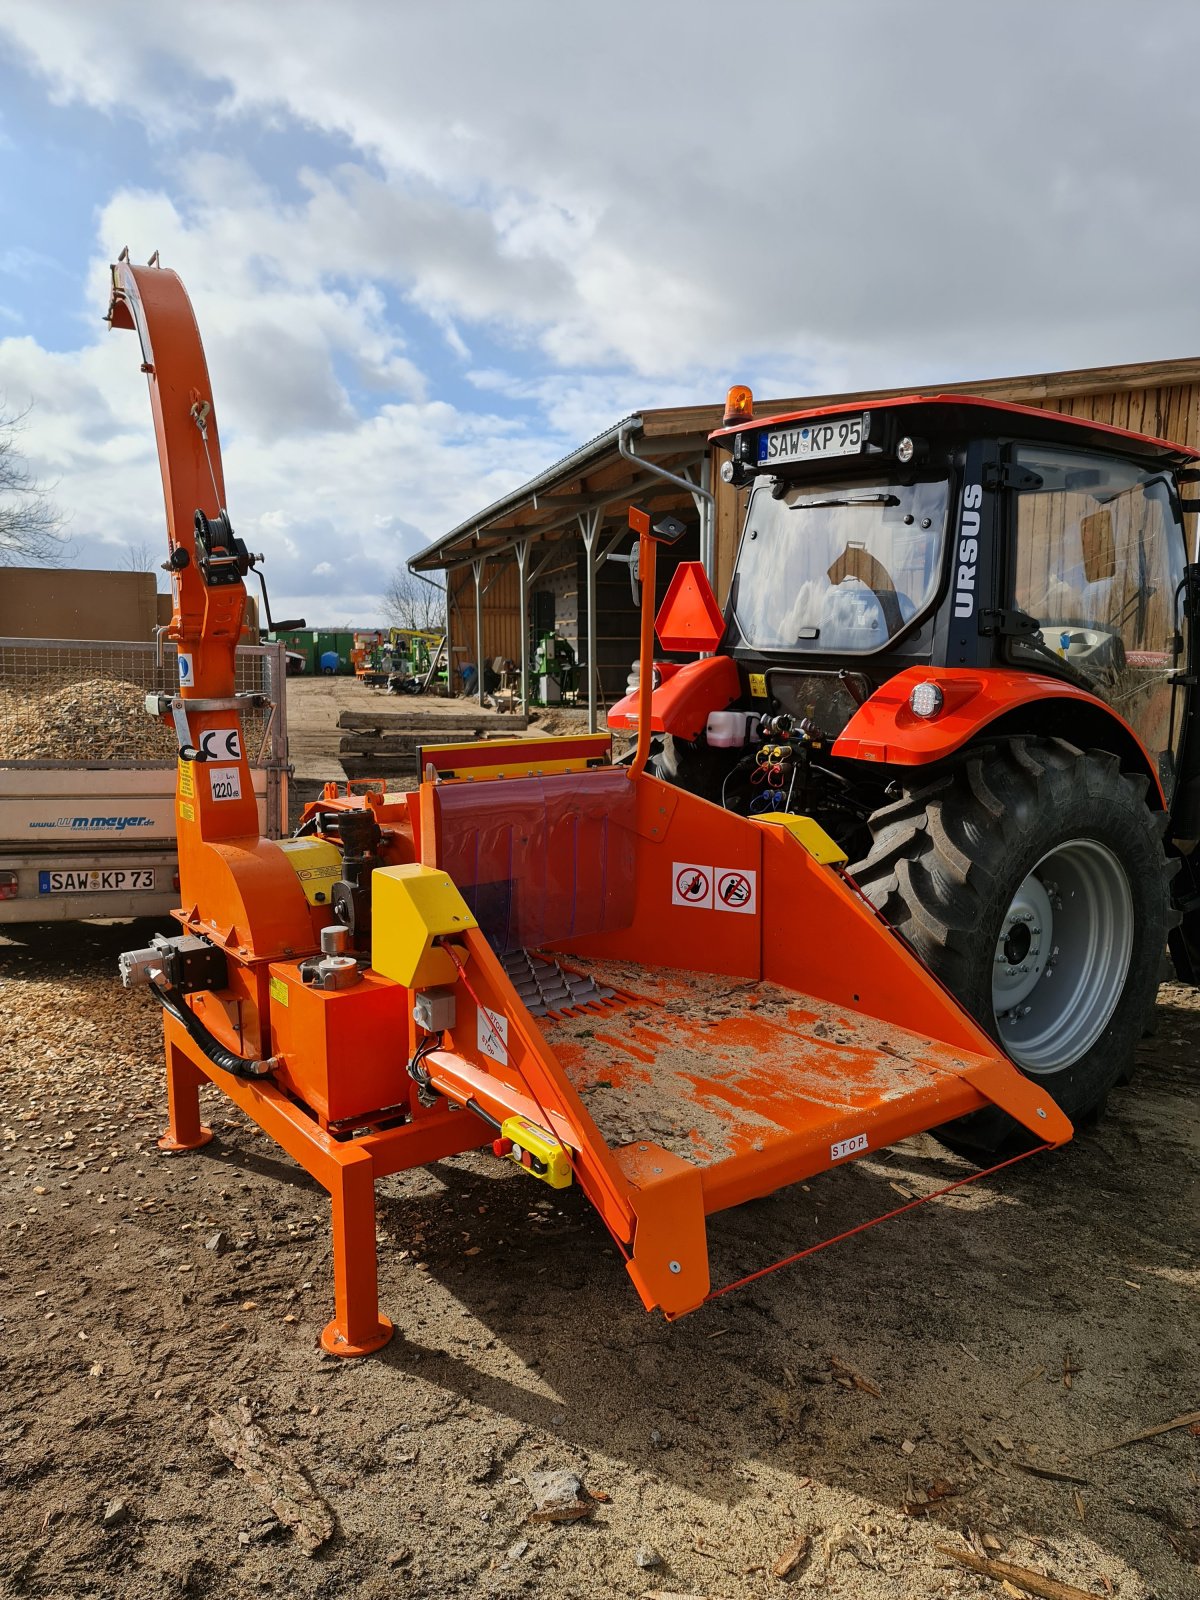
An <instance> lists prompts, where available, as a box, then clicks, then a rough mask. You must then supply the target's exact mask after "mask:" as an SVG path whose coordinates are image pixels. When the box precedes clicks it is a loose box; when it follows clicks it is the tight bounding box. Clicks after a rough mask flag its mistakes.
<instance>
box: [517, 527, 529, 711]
mask: <svg viewBox="0 0 1200 1600" xmlns="http://www.w3.org/2000/svg"><path fill="white" fill-rule="evenodd" d="M516 554H517V587H518V589H519V591H520V606H519V612H520V616H519V621H518V626H519V628H520V630H521V710H522V711H523V712H526V713H528V711H529V581H528V579H527V578H526V576H525V572H526V568H527V567H528V565H529V541H528V539H522V540H521V542H520V543H519V544H518V545H517V552H516Z"/></svg>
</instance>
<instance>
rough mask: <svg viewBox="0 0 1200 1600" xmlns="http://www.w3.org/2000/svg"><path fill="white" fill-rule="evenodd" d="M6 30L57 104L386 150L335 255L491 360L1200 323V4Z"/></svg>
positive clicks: (8, 18)
mask: <svg viewBox="0 0 1200 1600" xmlns="http://www.w3.org/2000/svg"><path fill="white" fill-rule="evenodd" d="M0 24H2V25H3V26H5V27H7V29H8V30H9V32H10V34H11V35H12V36H13V37H14V39H16V40H17V41H18V42H19V43H20V44H21V46H22V47H23V48H24V49H25V51H26V52H27V53H28V54H29V56H30V57H31V59H32V60H33V61H35V62H36V63H37V65H38V67H39V69H40V70H41V71H42V72H43V73H44V74H45V76H46V77H47V79H48V80H49V81H50V83H51V84H52V85H53V86H54V89H55V92H56V93H57V94H59V95H60V96H62V97H64V98H77V99H81V100H84V101H87V102H88V103H90V104H93V105H96V106H98V107H101V108H105V109H113V108H115V107H117V106H122V107H125V108H126V109H135V110H136V111H138V112H139V113H140V114H141V115H143V116H145V118H146V120H147V122H148V124H150V125H152V126H155V127H161V126H162V125H163V121H162V119H163V118H164V117H165V118H166V119H167V123H166V125H167V126H168V127H172V126H174V127H178V126H180V125H186V123H187V122H188V120H189V119H193V120H194V119H196V118H199V117H201V116H203V115H204V114H206V112H205V100H206V98H207V100H208V101H209V102H211V101H212V99H213V97H214V95H215V96H218V97H219V98H220V104H221V114H222V115H223V116H224V117H226V118H228V119H230V120H231V121H233V122H236V121H237V119H252V118H258V119H261V118H269V117H272V116H278V115H279V114H280V113H281V112H286V113H287V114H288V115H290V116H292V117H294V118H297V119H299V120H300V121H302V122H304V123H306V124H308V125H310V126H314V127H317V128H320V129H323V130H326V131H328V132H331V133H336V134H338V135H341V136H344V137H345V138H347V139H348V140H349V141H350V142H351V144H352V146H354V147H356V148H357V150H358V151H359V152H361V153H362V154H363V156H364V158H369V163H368V164H369V165H370V170H368V165H367V164H364V165H360V166H352V167H350V168H349V169H348V170H347V171H345V172H343V173H341V174H339V175H337V176H336V177H333V178H330V177H325V178H321V179H318V180H315V181H314V185H313V194H312V199H311V202H310V204H309V206H308V216H309V219H310V222H311V224H312V235H311V237H312V243H313V246H314V247H316V248H320V249H322V250H323V251H326V252H330V253H331V254H332V255H334V256H337V257H339V258H341V257H346V258H352V259H357V261H358V263H359V265H358V270H359V271H360V272H362V273H366V274H374V275H378V276H380V277H386V278H388V279H389V280H390V281H393V282H396V283H399V284H402V285H403V286H404V287H405V290H406V292H407V293H409V294H410V295H411V296H412V299H413V301H414V303H415V304H417V305H419V306H421V307H422V308H423V309H425V310H427V311H428V312H429V313H430V314H432V315H435V316H437V317H439V318H441V319H442V320H443V322H444V325H445V326H446V327H447V328H448V329H453V330H455V331H456V334H457V337H458V338H459V339H461V340H462V341H463V343H464V344H465V345H466V346H468V347H469V346H470V345H471V343H472V339H471V334H470V331H469V326H468V325H469V324H471V323H473V322H486V323H492V324H495V325H497V326H499V327H501V328H504V329H507V330H508V332H509V334H510V336H512V337H514V338H525V339H528V340H529V341H531V342H533V343H535V344H537V345H538V346H539V347H540V348H541V349H542V350H543V351H544V352H545V354H546V355H547V356H548V357H549V358H550V359H551V360H553V361H554V362H556V363H558V364H561V365H566V366H572V365H576V364H582V365H596V364H604V363H618V364H621V365H623V366H626V367H628V368H630V369H632V370H633V371H635V372H638V373H640V374H643V375H645V376H647V377H667V376H670V375H671V374H672V373H674V372H678V371H680V370H681V369H687V368H689V367H703V368H705V369H709V370H729V369H730V368H731V367H733V366H734V365H735V364H741V365H742V367H743V369H744V367H745V364H746V363H747V362H757V361H760V360H768V359H769V360H772V361H773V362H774V365H775V368H776V370H780V369H784V370H793V369H794V370H799V371H803V370H805V368H806V367H809V366H811V365H812V364H813V362H814V352H815V351H818V350H819V348H820V346H821V345H822V344H828V345H831V346H832V347H834V349H835V351H836V352H837V355H836V357H835V360H834V362H833V365H834V366H835V367H837V366H842V367H844V369H845V370H847V371H848V372H851V373H853V375H854V378H855V380H856V381H877V382H882V381H888V380H890V379H892V378H895V377H897V376H899V375H901V374H902V373H903V371H905V370H908V369H910V368H911V366H912V365H913V364H914V363H918V362H919V363H925V364H928V365H929V366H930V367H932V368H934V369H936V370H940V371H943V372H946V373H947V374H948V375H950V374H951V373H962V372H964V371H968V370H970V369H972V368H981V369H982V370H984V371H988V370H990V371H996V370H998V369H999V368H1001V367H1009V366H1033V367H1035V368H1036V367H1046V366H1051V365H1055V364H1067V363H1075V362H1084V363H1086V362H1087V361H1088V360H1093V361H1103V360H1106V359H1123V358H1130V359H1132V358H1137V357H1142V356H1150V355H1168V354H1172V353H1174V352H1175V351H1176V350H1177V349H1178V348H1179V344H1180V341H1181V340H1183V341H1191V343H1192V344H1194V343H1195V340H1196V337H1197V333H1198V332H1200V320H1198V315H1197V312H1196V310H1195V308H1194V299H1195V297H1194V295H1193V294H1192V290H1191V267H1190V262H1191V260H1192V259H1193V258H1194V255H1195V244H1196V238H1195V234H1196V223H1195V221H1194V219H1193V215H1192V213H1191V211H1190V208H1188V207H1187V206H1186V205H1181V204H1179V203H1178V196H1179V195H1180V194H1183V193H1186V192H1188V188H1189V185H1190V183H1191V178H1192V174H1191V152H1192V151H1193V150H1194V149H1195V148H1196V143H1197V139H1196V134H1197V121H1198V116H1197V110H1196V101H1195V97H1194V95H1193V94H1192V92H1191V83H1190V78H1189V62H1190V59H1191V46H1193V45H1195V44H1197V43H1200V13H1197V11H1196V9H1195V7H1193V6H1189V5H1186V4H1182V3H1165V0H1164V3H1160V4H1158V5H1156V6H1155V7H1153V8H1142V9H1141V10H1140V11H1139V12H1138V13H1137V14H1136V20H1135V19H1134V15H1133V14H1132V13H1130V12H1129V10H1128V7H1127V6H1124V5H1117V4H1115V3H1106V0H1059V3H1058V4H1056V5H1055V6H1052V7H1047V6H1045V5H1044V4H1041V3H1034V0H1008V3H1006V4H1005V5H1004V6H1003V7H989V6H985V5H982V4H981V5H977V6H972V7H970V8H963V7H961V6H958V7H955V6H951V5H949V4H947V3H945V0H942V3H939V0H908V3H906V4H905V5H903V6H899V5H895V4H892V3H890V0H849V3H847V4H844V5H842V6H823V7H818V6H786V5H776V4H767V3H761V0H760V3H758V4H750V5H746V6H741V7H738V8H737V9H736V11H731V10H730V9H729V8H728V7H726V6H723V5H719V4H717V3H715V0H712V3H708V4H703V3H696V0H689V3H683V0H660V3H659V4H657V5H655V6H652V7H646V6H644V5H642V6H634V5H631V4H629V3H627V0H626V3H621V0H614V3H613V4H612V5H610V6H608V7H607V8H605V10H604V12H603V14H602V15H600V16H595V17H594V16H592V15H591V14H590V13H588V14H585V13H583V12H581V11H580V10H579V9H578V8H576V7H563V6H553V5H551V4H548V3H546V0H509V3H507V4H505V5H504V6H497V5H494V4H491V3H481V0H476V3H474V4H466V3H460V4H456V5H453V6H443V7H408V6H405V7H398V6H397V7H380V6H373V5H363V6H359V7H358V8H355V7H354V6H353V5H350V4H347V5H344V6H343V7H342V8H341V9H340V10H339V13H338V21H337V26H335V27H331V26H329V12H328V10H327V8H326V7H325V6H323V5H318V4H317V3H316V0H292V3H291V4H290V5H289V6H288V8H287V17H286V22H285V21H284V20H283V19H281V15H280V11H279V9H278V7H276V6H274V5H270V4H265V3H259V4H246V3H240V4H238V5H232V4H224V5H222V4H216V5H212V6H208V7H204V8H202V9H201V10H200V11H198V12H196V13H195V14H193V15H190V16H189V23H188V28H187V30H186V32H185V31H184V30H180V29H179V27H178V22H177V18H176V16H175V14H174V13H173V11H172V10H171V8H169V7H151V6H148V5H145V4H140V3H137V0H124V4H122V3H120V0H114V3H113V4H111V5H109V6H106V7H104V8H102V9H95V8H81V7H79V6H78V5H76V4H74V0H40V3H39V5H38V6H36V7H30V6H25V5H21V4H19V0H4V3H3V4H0ZM164 63H173V64H174V66H175V67H176V68H177V69H178V70H177V74H174V75H173V74H172V72H170V71H164ZM205 71H207V74H208V77H207V79H206V80H202V79H201V77H200V74H201V73H203V72H205ZM168 85H169V89H168V87H167V86H168ZM235 203H236V201H235ZM322 223H324V226H322Z"/></svg>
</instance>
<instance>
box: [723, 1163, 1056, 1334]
mask: <svg viewBox="0 0 1200 1600" xmlns="http://www.w3.org/2000/svg"><path fill="white" fill-rule="evenodd" d="M1053 1148H1054V1146H1053V1145H1051V1144H1039V1145H1035V1146H1034V1148H1033V1149H1032V1150H1023V1151H1022V1152H1021V1154H1020V1155H1019V1156H1009V1158H1008V1160H1007V1161H998V1162H997V1163H996V1165H995V1166H994V1167H985V1168H984V1169H983V1171H982V1172H972V1173H971V1175H970V1177H967V1178H959V1179H957V1181H956V1182H954V1183H947V1184H945V1185H944V1186H943V1187H942V1188H941V1189H934V1190H932V1191H931V1192H930V1193H929V1194H923V1195H920V1196H919V1197H918V1198H917V1199H916V1200H910V1201H909V1202H908V1203H907V1205H902V1206H897V1207H896V1209H895V1210H894V1211H885V1212H884V1213H883V1215H882V1216H879V1217H872V1218H871V1219H870V1221H868V1222H860V1223H859V1224H858V1226H857V1227H855V1228H847V1229H846V1231H845V1232H844V1233H835V1234H834V1235H833V1237H832V1238H831V1239H822V1241H821V1243H820V1244H810V1245H809V1246H808V1248H807V1249H805V1250H797V1251H796V1252H795V1254H794V1255H790V1256H784V1257H783V1259H782V1260H781V1261H774V1262H772V1263H771V1265H770V1266H769V1267H759V1269H758V1271H757V1272H748V1273H747V1274H746V1276H745V1277H744V1278H735V1279H734V1281H733V1282H732V1283H726V1284H723V1285H722V1286H721V1288H719V1289H711V1290H710V1291H709V1293H708V1294H707V1295H705V1297H704V1298H705V1302H706V1303H707V1302H708V1301H709V1300H719V1299H720V1297H721V1296H722V1295H723V1294H732V1293H733V1291H734V1290H735V1289H744V1288H745V1287H746V1285H747V1284H748V1283H756V1282H757V1281H758V1279H759V1278H766V1277H768V1276H769V1275H770V1274H771V1273H772V1272H778V1271H779V1269H780V1268H781V1267H790V1266H793V1265H794V1264H795V1263H796V1262H797V1261H803V1260H804V1258H805V1257H806V1256H815V1255H816V1253H817V1251H818V1250H827V1249H828V1248H829V1246H830V1245H831V1244H842V1243H843V1242H844V1241H845V1240H847V1239H853V1237H854V1235H855V1234H856V1233H865V1232H866V1231H867V1229H868V1228H874V1227H876V1226H878V1224H879V1223H881V1222H890V1221H891V1220H892V1218H893V1217H902V1216H903V1215H904V1213H905V1212H906V1211H915V1210H916V1208H917V1207H918V1206H923V1205H926V1204H927V1203H928V1202H929V1201H930V1200H938V1199H940V1198H941V1196H942V1195H944V1194H950V1193H951V1192H952V1191H953V1190H955V1189H963V1188H965V1187H966V1185H967V1184H968V1183H978V1181H979V1179H980V1178H990V1177H991V1175H992V1173H994V1172H1003V1171H1004V1169H1005V1167H1015V1166H1016V1164H1017V1162H1018V1161H1028V1159H1029V1157H1030V1156H1040V1155H1041V1154H1042V1152H1043V1151H1044V1150H1053Z"/></svg>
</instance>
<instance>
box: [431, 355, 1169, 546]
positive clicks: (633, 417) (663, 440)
mask: <svg viewBox="0 0 1200 1600" xmlns="http://www.w3.org/2000/svg"><path fill="white" fill-rule="evenodd" d="M1198 381H1200V356H1188V357H1184V358H1182V359H1179V360H1174V361H1143V362H1136V363H1133V364H1130V365H1124V366H1106V367H1082V368H1076V369H1073V370H1071V371H1067V372H1045V373H1027V374H1024V375H1023V376H1020V377H1013V378H984V379H981V380H977V381H975V382H970V383H939V384H918V385H913V384H906V385H904V386H902V387H900V388H893V389H856V390H850V391H847V392H845V393H841V394H818V395H801V396H791V397H788V398H786V399H780V400H762V401H758V400H756V402H755V409H756V410H757V411H758V412H759V413H760V415H764V416H767V415H771V414H777V413H780V412H796V411H802V410H803V411H808V410H816V409H819V408H821V407H826V406H835V405H843V404H847V403H850V402H853V401H856V400H862V401H869V400H886V399H892V398H896V397H899V396H902V395H915V394H925V395H932V394H945V395H964V394H966V395H977V396H979V397H981V398H985V399H986V398H994V399H1001V398H1002V399H1004V400H1007V401H1017V402H1021V403H1023V404H1028V405H1035V406H1036V405H1038V404H1039V403H1041V402H1045V401H1053V400H1066V399H1069V398H1071V397H1073V396H1078V395H1087V394H1105V393H1109V392H1112V391H1116V390H1128V389H1141V388H1153V387H1160V386H1164V385H1172V384H1190V383H1196V382H1198ZM722 410H723V408H722V406H721V405H720V404H712V405H697V406H671V407H662V408H657V409H649V408H647V409H643V410H642V411H639V412H633V413H631V414H630V415H629V416H626V417H623V418H622V419H621V421H620V422H616V423H614V424H613V425H612V427H610V428H606V429H605V430H604V431H603V432H602V433H598V434H597V435H596V437H595V438H594V439H590V440H589V441H588V442H587V443H586V444H582V445H580V446H579V447H578V448H577V449H575V450H572V451H571V452H570V453H569V454H568V455H565V456H563V458H562V459H561V460H560V461H556V462H554V463H553V465H551V466H549V467H547V468H546V469H545V471H544V472H541V473H539V474H538V475H537V476H536V477H534V478H531V479H530V480H529V481H528V482H527V483H524V484H522V485H521V486H520V488H517V489H514V490H512V491H511V493H509V494H507V495H504V496H503V497H502V498H501V499H499V500H496V501H494V502H493V503H492V504H491V505H489V506H485V507H484V508H483V509H482V510H480V511H478V512H476V513H475V514H474V515H473V516H471V517H468V518H467V519H466V520H465V521H464V522H461V523H459V525H458V526H457V527H456V528H452V529H451V530H450V531H449V532H448V533H446V534H443V535H442V537H441V538H439V539H436V540H434V542H433V543H432V544H430V545H428V546H427V547H426V548H425V549H424V550H422V551H421V552H420V554H419V555H416V556H414V557H413V558H412V559H411V561H410V562H409V566H410V567H412V568H413V570H414V571H425V572H430V571H437V570H440V569H445V568H449V567H454V566H458V565H461V564H462V563H463V562H466V561H469V560H471V559H472V558H473V557H476V556H484V555H489V554H492V555H495V554H498V553H499V552H500V551H502V550H505V549H508V548H510V547H511V546H512V545H513V544H514V543H515V542H517V541H518V540H520V539H523V538H531V537H533V538H541V537H550V538H554V537H561V536H564V535H572V534H575V533H577V532H578V523H577V518H578V516H579V515H580V514H581V513H583V512H587V511H590V510H594V509H595V508H597V507H604V506H606V505H610V504H616V503H622V502H624V501H626V500H628V499H630V498H632V497H633V496H635V495H636V496H637V497H638V498H639V499H643V500H648V499H656V500H668V501H674V502H679V503H681V504H682V503H684V502H685V501H686V498H687V497H686V495H685V494H684V493H683V492H682V491H680V490H679V489H678V488H677V487H675V486H673V485H672V484H670V483H669V482H667V481H666V480H665V479H662V478H657V477H655V476H654V475H653V474H652V473H650V472H649V471H647V470H644V469H643V470H639V468H638V466H637V465H636V464H635V463H634V462H631V461H629V460H628V459H627V458H626V457H625V456H623V455H622V454H621V451H620V438H621V435H622V434H623V433H625V434H628V435H631V436H633V435H636V436H637V440H638V446H637V448H638V454H639V455H641V456H642V457H643V458H644V459H645V460H647V461H650V462H654V463H656V464H657V465H659V466H663V467H666V468H667V469H668V470H669V471H671V472H673V473H676V474H679V473H680V472H681V471H683V470H685V469H687V468H688V467H694V466H695V465H697V464H698V463H699V461H700V460H702V459H703V457H704V456H705V454H706V453H707V448H708V443H707V442H708V436H709V434H710V433H711V432H712V431H713V430H714V429H715V428H719V427H720V425H721V421H722Z"/></svg>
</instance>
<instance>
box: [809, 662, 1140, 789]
mask: <svg viewBox="0 0 1200 1600" xmlns="http://www.w3.org/2000/svg"><path fill="white" fill-rule="evenodd" d="M920 683H935V684H936V685H937V686H938V688H939V689H940V690H941V691H942V696H943V703H942V708H941V710H940V711H939V712H937V714H936V715H935V716H932V717H919V716H917V714H916V712H915V711H913V709H912V707H911V706H910V704H909V696H910V695H911V694H912V691H913V690H914V689H915V688H916V687H917V685H918V684H920ZM1015 713H1023V715H1020V716H1019V717H1015V718H1014V714H1015ZM1010 721H1011V722H1012V725H1011V726H1010ZM989 730H992V731H994V732H996V733H997V734H1002V733H1007V732H1015V731H1020V732H1022V733H1039V734H1045V735H1049V736H1054V735H1056V734H1057V735H1061V737H1063V738H1067V739H1070V740H1072V742H1073V743H1076V744H1079V743H1081V742H1082V743H1084V744H1086V745H1088V746H1090V747H1095V746H1100V747H1102V748H1104V749H1108V750H1111V751H1112V752H1113V753H1114V755H1116V756H1117V757H1119V759H1120V761H1121V764H1122V766H1124V767H1126V768H1127V769H1128V770H1130V771H1136V772H1144V773H1145V775H1146V777H1147V778H1148V779H1149V780H1150V784H1151V796H1150V797H1149V798H1150V799H1151V803H1152V804H1154V805H1155V806H1161V807H1164V808H1165V806H1166V798H1165V796H1164V794H1163V790H1162V783H1161V781H1160V779H1159V776H1158V767H1157V763H1156V762H1155V761H1154V760H1153V759H1152V758H1151V756H1150V754H1149V752H1148V751H1147V749H1146V747H1145V745H1144V744H1143V743H1142V741H1141V740H1140V739H1139V738H1138V736H1137V734H1136V733H1135V732H1134V731H1133V729H1132V728H1131V727H1130V726H1129V724H1128V723H1127V722H1126V721H1125V719H1124V718H1123V717H1121V716H1118V714H1117V713H1116V712H1115V711H1114V710H1113V709H1112V707H1111V706H1110V705H1107V704H1106V703H1105V702H1104V701H1103V700H1101V699H1100V698H1099V696H1098V695H1094V694H1088V693H1087V692H1086V691H1085V690H1082V689H1078V688H1076V687H1075V685H1074V684H1071V683H1064V682H1063V680H1062V679H1061V678H1052V677H1050V676H1049V675H1048V674H1043V673H1039V672H1025V671H1020V672H1018V671H1010V670H1007V669H1006V668H1003V667H996V668H986V669H984V670H982V671H980V670H977V669H975V668H971V667H907V668H906V669H905V670H904V671H903V672H898V673H897V674H896V675H895V677H893V678H889V679H888V681H887V682H886V683H885V684H883V685H882V686H881V687H880V688H879V689H877V690H876V691H875V693H874V694H873V695H872V696H871V698H870V699H869V700H866V701H864V703H863V704H862V705H861V706H859V708H858V710H857V711H856V712H855V713H854V715H853V716H852V717H851V718H850V721H849V722H848V723H847V724H846V726H845V727H844V728H843V729H842V731H841V733H840V734H839V735H838V737H837V738H836V739H835V740H834V743H833V745H832V748H831V752H830V753H831V754H832V755H835V756H843V757H846V758H847V759H849V760H853V761H874V762H878V763H880V764H881V765H882V764H888V765H891V766H897V767H920V766H929V765H932V764H933V763H934V762H938V761H944V760H945V759H946V758H947V757H948V756H952V755H953V754H954V753H955V752H956V751H958V750H961V749H963V747H964V746H966V745H968V744H971V743H972V742H973V741H974V740H976V739H977V738H978V737H979V736H980V735H981V734H983V733H985V732H987V731H989Z"/></svg>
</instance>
